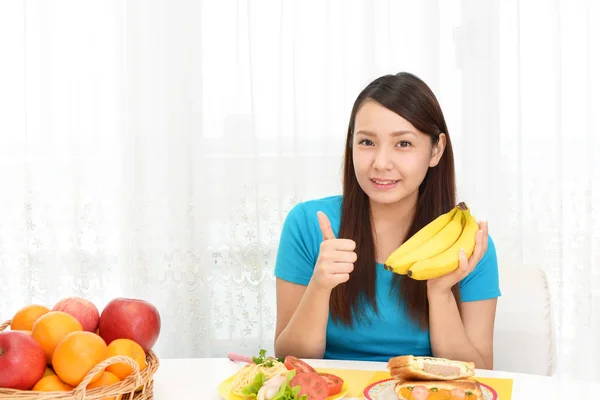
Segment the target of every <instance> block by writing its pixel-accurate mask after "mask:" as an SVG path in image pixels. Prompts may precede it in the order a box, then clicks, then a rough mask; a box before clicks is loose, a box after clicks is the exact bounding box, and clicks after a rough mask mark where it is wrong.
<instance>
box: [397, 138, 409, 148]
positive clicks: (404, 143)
mask: <svg viewBox="0 0 600 400" xmlns="http://www.w3.org/2000/svg"><path fill="white" fill-rule="evenodd" d="M398 146H400V147H410V146H412V144H411V143H410V142H407V141H406V140H402V141H400V142H398Z"/></svg>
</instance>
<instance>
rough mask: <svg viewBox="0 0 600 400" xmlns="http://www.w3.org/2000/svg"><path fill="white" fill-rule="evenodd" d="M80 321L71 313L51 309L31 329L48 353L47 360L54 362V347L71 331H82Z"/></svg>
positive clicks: (33, 335) (32, 334)
mask: <svg viewBox="0 0 600 400" xmlns="http://www.w3.org/2000/svg"><path fill="white" fill-rule="evenodd" d="M82 329H83V328H82V326H81V324H80V323H79V321H77V319H75V317H73V316H72V315H70V314H67V313H66V312H62V311H50V312H49V313H46V314H44V315H42V316H41V317H40V318H39V319H38V320H37V322H36V323H35V325H33V330H32V331H31V336H32V337H33V338H34V339H35V341H36V342H38V343H39V344H40V345H41V346H42V348H43V349H44V352H45V353H46V362H47V363H48V364H51V363H52V355H53V354H54V349H55V348H56V346H58V344H59V343H60V342H61V341H62V340H63V339H64V338H65V336H67V335H68V334H69V333H72V332H77V331H81V330H82Z"/></svg>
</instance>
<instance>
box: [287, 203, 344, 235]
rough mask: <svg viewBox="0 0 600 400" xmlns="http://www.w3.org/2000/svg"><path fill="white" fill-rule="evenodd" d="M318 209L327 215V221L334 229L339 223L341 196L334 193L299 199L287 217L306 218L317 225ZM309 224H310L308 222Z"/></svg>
mask: <svg viewBox="0 0 600 400" xmlns="http://www.w3.org/2000/svg"><path fill="white" fill-rule="evenodd" d="M318 211H321V212H323V213H325V215H327V217H328V218H329V221H330V222H331V226H332V227H333V228H334V231H335V227H336V225H339V220H340V216H341V213H342V196H341V195H335V196H327V197H321V198H316V199H310V200H304V201H301V202H299V203H297V204H296V205H294V207H292V209H291V210H290V212H289V213H288V215H287V218H293V219H296V218H302V219H308V220H309V221H312V222H313V223H314V224H316V225H315V226H317V227H318V226H319V222H318V220H317V212H318ZM309 225H312V224H310V223H309Z"/></svg>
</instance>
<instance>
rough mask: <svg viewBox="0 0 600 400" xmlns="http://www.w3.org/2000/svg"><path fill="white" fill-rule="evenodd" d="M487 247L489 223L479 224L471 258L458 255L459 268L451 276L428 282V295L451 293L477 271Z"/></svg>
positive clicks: (462, 252) (461, 253)
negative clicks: (453, 287)
mask: <svg viewBox="0 0 600 400" xmlns="http://www.w3.org/2000/svg"><path fill="white" fill-rule="evenodd" d="M487 247H488V224H487V222H479V230H478V231H477V233H476V234H475V248H474V249H473V254H471V257H469V259H468V260H467V256H466V255H465V253H464V251H460V253H459V254H458V268H457V269H456V270H454V271H452V272H450V273H449V274H446V275H444V276H440V277H439V278H434V279H430V280H428V281H427V294H429V295H430V294H432V293H449V292H450V290H451V289H452V286H454V285H456V284H457V283H458V282H460V281H461V280H462V279H464V278H465V277H466V276H467V275H469V274H470V273H471V271H473V269H475V266H476V265H477V263H478V262H479V261H481V259H482V258H483V255H484V254H485V252H486V251H487Z"/></svg>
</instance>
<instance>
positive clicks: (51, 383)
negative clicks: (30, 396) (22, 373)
mask: <svg viewBox="0 0 600 400" xmlns="http://www.w3.org/2000/svg"><path fill="white" fill-rule="evenodd" d="M31 390H33V391H35V392H70V391H71V390H73V387H72V386H70V385H67V384H66V383H64V382H63V381H61V380H60V378H59V377H58V376H56V375H48V376H45V377H43V378H42V379H40V380H39V381H38V383H36V384H35V386H34V387H33V389H31Z"/></svg>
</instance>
